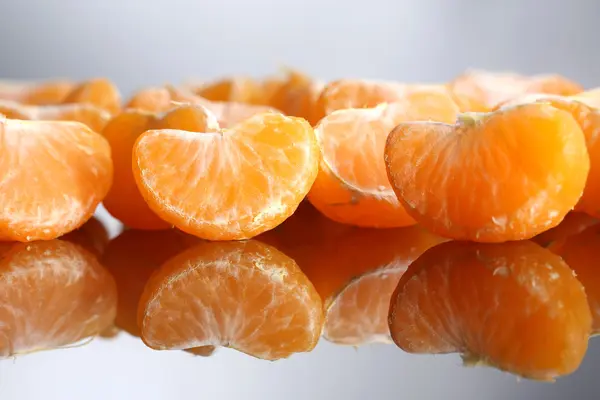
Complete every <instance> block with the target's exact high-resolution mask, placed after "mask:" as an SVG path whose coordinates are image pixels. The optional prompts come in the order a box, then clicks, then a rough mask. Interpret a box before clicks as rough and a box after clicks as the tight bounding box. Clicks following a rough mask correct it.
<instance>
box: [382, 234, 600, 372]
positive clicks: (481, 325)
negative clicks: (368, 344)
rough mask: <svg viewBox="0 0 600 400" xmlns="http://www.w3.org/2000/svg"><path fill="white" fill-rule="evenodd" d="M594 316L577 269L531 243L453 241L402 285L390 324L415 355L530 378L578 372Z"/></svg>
mask: <svg viewBox="0 0 600 400" xmlns="http://www.w3.org/2000/svg"><path fill="white" fill-rule="evenodd" d="M591 321H592V319H591V314H590V309H589V307H588V304H587V299H586V294H585V291H584V288H583V286H582V285H581V283H580V282H579V281H578V280H577V279H576V277H575V274H574V273H573V271H572V270H571V269H570V268H569V267H568V266H567V264H565V262H564V261H563V260H562V259H561V258H560V257H558V256H556V255H554V254H553V253H552V252H550V251H549V250H547V249H544V248H542V247H540V246H538V245H536V244H534V243H532V242H528V241H522V242H512V243H504V244H480V243H466V242H447V243H442V244H440V245H438V246H436V247H433V248H431V249H429V250H427V251H426V252H425V253H423V255H422V256H421V257H419V258H418V259H417V260H416V261H415V262H414V263H413V264H411V266H410V267H409V268H408V270H407V272H406V273H405V274H404V275H403V276H402V278H401V279H400V283H399V284H398V287H397V288H396V291H395V292H394V294H393V295H392V301H391V306H390V315H389V324H390V331H391V334H392V338H393V339H394V342H395V343H396V344H397V345H398V346H399V347H400V348H402V349H404V350H405V351H408V352H411V353H453V352H460V353H462V354H463V355H464V356H465V359H466V361H467V362H482V363H484V364H489V365H493V366H496V367H498V368H500V369H502V370H506V371H509V372H512V373H515V374H518V375H521V376H524V377H527V378H532V379H540V380H552V379H554V378H556V377H558V376H561V375H566V374H569V373H571V372H573V371H575V370H576V369H577V368H578V366H579V365H580V363H581V361H582V360H583V357H584V355H585V352H586V350H587V344H588V337H589V334H590V329H591Z"/></svg>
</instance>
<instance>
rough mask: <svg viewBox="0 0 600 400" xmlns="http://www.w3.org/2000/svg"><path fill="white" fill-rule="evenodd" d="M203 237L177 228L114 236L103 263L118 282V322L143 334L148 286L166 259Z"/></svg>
mask: <svg viewBox="0 0 600 400" xmlns="http://www.w3.org/2000/svg"><path fill="white" fill-rule="evenodd" d="M199 241H200V239H197V238H195V237H193V236H191V235H187V234H185V233H183V232H181V231H178V230H176V229H169V230H164V231H138V230H135V229H129V230H126V231H123V232H122V233H121V234H120V235H119V236H117V237H116V238H114V239H113V240H111V241H110V242H109V244H108V246H107V248H106V251H105V252H104V255H103V257H102V265H104V266H105V267H106V268H107V269H108V271H110V273H111V274H112V276H113V277H114V279H115V281H116V283H117V293H118V297H119V304H118V307H117V316H116V318H115V325H116V326H117V327H118V328H120V329H123V330H124V331H126V332H127V333H129V334H130V335H133V336H136V337H139V336H140V330H139V328H138V325H137V312H138V304H139V302H140V298H141V297H142V292H143V291H144V286H145V285H146V283H147V282H148V279H150V276H151V275H152V274H153V273H154V271H156V270H157V269H158V268H159V267H160V266H161V265H162V264H163V263H164V262H165V261H167V260H168V259H170V258H171V257H173V256H176V255H177V254H179V253H180V252H182V251H183V250H185V249H187V248H189V247H192V246H193V245H195V244H197V243H198V242H199Z"/></svg>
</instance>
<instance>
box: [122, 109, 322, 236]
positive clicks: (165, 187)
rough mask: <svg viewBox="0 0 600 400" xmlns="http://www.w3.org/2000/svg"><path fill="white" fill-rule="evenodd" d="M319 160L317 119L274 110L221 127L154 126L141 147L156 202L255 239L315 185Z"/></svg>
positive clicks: (185, 219) (207, 227) (144, 182)
mask: <svg viewBox="0 0 600 400" xmlns="http://www.w3.org/2000/svg"><path fill="white" fill-rule="evenodd" d="M318 162H319V149H318V146H317V142H316V139H315V135H314V132H313V130H312V127H311V126H310V125H309V124H308V123H307V122H306V121H305V120H303V119H300V118H294V117H286V116H283V115H280V114H274V113H267V114H260V115H256V116H254V117H252V118H250V119H248V120H246V121H245V122H243V123H240V124H238V125H236V126H235V127H234V128H232V129H227V130H223V131H219V132H204V133H196V132H188V131H184V130H173V129H163V130H160V129H159V130H151V131H147V132H145V133H144V134H143V135H141V136H140V137H139V138H138V139H137V142H136V144H135V145H134V148H133V174H134V177H135V180H136V182H137V184H138V188H139V189H140V192H141V193H142V196H143V197H144V199H145V200H146V202H147V203H148V205H149V206H150V208H151V209H152V210H153V211H154V212H155V213H156V214H157V215H158V216H160V217H161V218H162V219H164V220H165V221H167V222H169V223H171V224H173V225H174V226H176V227H177V228H179V229H181V230H183V231H185V232H188V233H190V234H193V235H196V236H198V237H201V238H204V239H208V240H238V239H248V238H251V237H253V236H256V235H258V234H260V233H262V232H264V231H267V230H269V229H272V228H274V227H275V226H277V225H279V224H280V223H281V222H283V221H284V220H285V219H286V218H288V217H289V216H290V215H292V213H293V212H294V211H295V210H296V208H297V207H298V205H299V204H300V202H301V201H302V199H303V198H304V196H305V195H306V194H307V193H308V190H309V189H310V187H311V185H312V184H313V182H314V180H315V177H316V175H317V169H318Z"/></svg>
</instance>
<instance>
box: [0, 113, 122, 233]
mask: <svg viewBox="0 0 600 400" xmlns="http://www.w3.org/2000/svg"><path fill="white" fill-rule="evenodd" d="M0 138H1V139H2V140H1V144H0V156H1V157H0V158H1V159H2V163H0V172H1V173H2V175H3V176H4V177H5V178H4V179H3V181H2V184H1V185H0V189H1V192H2V196H1V197H0V239H1V240H10V241H27V242H29V241H34V240H49V239H54V238H57V237H59V236H62V235H63V234H66V233H68V232H70V231H72V230H74V229H76V228H78V227H80V226H81V225H83V224H84V223H85V222H86V221H87V220H88V219H90V218H91V217H92V215H93V214H94V211H95V210H96V207H97V206H98V204H99V203H100V202H101V201H102V199H103V198H104V196H106V193H107V192H108V189H109V187H110V185H111V182H112V172H113V170H112V160H111V154H110V147H109V145H108V143H107V142H106V140H105V139H104V138H103V137H102V136H101V135H99V134H97V133H95V132H93V131H92V130H91V129H89V128H88V127H87V126H85V125H83V124H81V123H78V122H64V121H21V120H10V119H6V118H4V117H1V116H0Z"/></svg>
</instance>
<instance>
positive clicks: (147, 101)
mask: <svg viewBox="0 0 600 400" xmlns="http://www.w3.org/2000/svg"><path fill="white" fill-rule="evenodd" d="M174 107H175V105H174V104H173V101H172V99H171V93H170V92H169V90H168V89H167V88H164V87H148V88H144V89H141V90H139V91H137V92H136V93H134V95H133V96H131V98H130V99H129V101H128V102H127V104H126V105H125V109H129V108H133V109H136V110H140V111H147V112H151V113H160V112H165V111H169V110H170V109H172V108H174Z"/></svg>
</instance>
